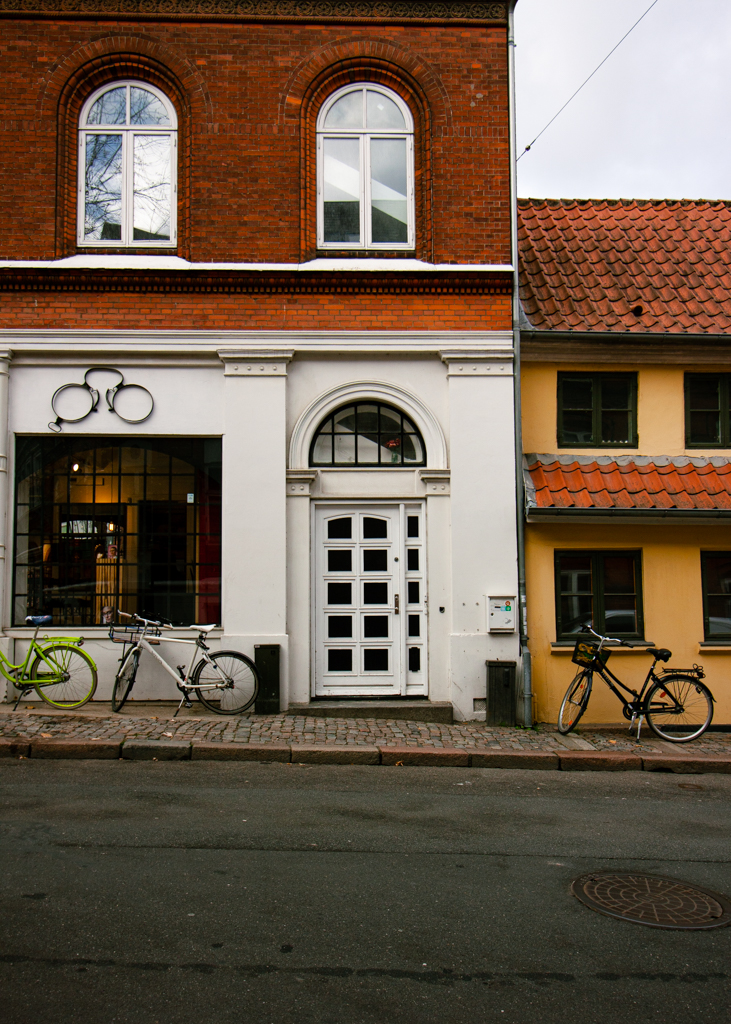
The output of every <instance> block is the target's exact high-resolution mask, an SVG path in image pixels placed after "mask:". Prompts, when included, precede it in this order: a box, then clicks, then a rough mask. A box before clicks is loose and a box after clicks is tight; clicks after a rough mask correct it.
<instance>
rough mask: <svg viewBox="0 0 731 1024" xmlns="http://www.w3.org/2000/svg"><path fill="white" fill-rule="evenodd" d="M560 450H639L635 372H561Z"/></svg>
mask: <svg viewBox="0 0 731 1024" xmlns="http://www.w3.org/2000/svg"><path fill="white" fill-rule="evenodd" d="M557 434H558V445H559V447H560V448H603V447H606V448H615V447H624V448H636V447H637V374H636V373H559V375H558V429H557Z"/></svg>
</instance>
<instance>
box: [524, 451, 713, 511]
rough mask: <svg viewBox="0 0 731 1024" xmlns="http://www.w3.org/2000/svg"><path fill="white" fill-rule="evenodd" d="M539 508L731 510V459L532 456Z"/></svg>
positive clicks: (532, 498)
mask: <svg viewBox="0 0 731 1024" xmlns="http://www.w3.org/2000/svg"><path fill="white" fill-rule="evenodd" d="M525 460H526V475H527V476H526V491H527V493H528V495H529V507H530V508H533V509H567V508H585V509H648V510H650V511H651V510H653V509H656V510H666V509H678V510H687V511H694V510H695V511H719V510H731V461H725V460H724V459H722V458H715V459H712V460H710V459H705V458H694V459H687V458H679V459H676V460H671V459H663V460H661V461H659V462H657V461H653V460H652V459H648V458H641V457H638V458H637V459H636V460H635V459H633V458H631V457H628V456H623V457H622V458H621V459H617V460H614V459H611V458H607V457H600V458H598V459H592V458H590V457H587V456H573V455H560V456H559V455H526V457H525Z"/></svg>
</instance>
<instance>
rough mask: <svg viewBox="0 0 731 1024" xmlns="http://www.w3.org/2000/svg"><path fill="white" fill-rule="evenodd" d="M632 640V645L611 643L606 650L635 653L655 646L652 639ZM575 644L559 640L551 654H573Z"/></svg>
mask: <svg viewBox="0 0 731 1024" xmlns="http://www.w3.org/2000/svg"><path fill="white" fill-rule="evenodd" d="M630 642H631V644H632V646H631V647H615V646H614V644H610V645H609V646H608V647H606V648H604V650H608V651H611V652H612V654H633V653H634V652H635V651H639V652H640V653H642V652H643V651H646V650H647V648H648V647H654V646H655V645H654V643H653V642H652V641H651V640H632V641H630ZM575 646H576V641H575V640H558V641H555V642H552V643H551V654H572V653H573V650H574V647H575Z"/></svg>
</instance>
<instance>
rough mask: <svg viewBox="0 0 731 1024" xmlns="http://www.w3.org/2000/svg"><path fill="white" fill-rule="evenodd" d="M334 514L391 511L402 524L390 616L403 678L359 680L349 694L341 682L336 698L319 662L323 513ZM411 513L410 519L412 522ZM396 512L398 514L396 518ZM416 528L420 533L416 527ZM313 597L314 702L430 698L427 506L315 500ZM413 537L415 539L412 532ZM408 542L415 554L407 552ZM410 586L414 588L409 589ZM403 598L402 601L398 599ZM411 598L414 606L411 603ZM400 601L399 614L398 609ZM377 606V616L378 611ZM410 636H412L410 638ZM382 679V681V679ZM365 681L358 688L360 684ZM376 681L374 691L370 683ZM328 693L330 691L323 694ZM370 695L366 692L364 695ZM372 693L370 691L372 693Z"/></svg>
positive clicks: (419, 502) (420, 503)
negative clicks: (318, 699)
mask: <svg viewBox="0 0 731 1024" xmlns="http://www.w3.org/2000/svg"><path fill="white" fill-rule="evenodd" d="M330 510H332V512H333V513H342V514H343V515H347V514H348V513H355V514H356V515H357V514H359V513H367V512H368V511H369V510H372V511H373V512H374V514H377V512H378V511H379V510H380V511H382V512H385V511H386V510H388V513H389V515H390V516H391V517H392V521H393V522H394V523H396V524H398V533H399V536H398V539H397V540H396V539H395V538H394V541H392V542H391V543H394V542H395V543H397V545H398V549H397V550H398V553H397V554H396V556H395V558H394V561H395V562H398V568H397V569H396V571H395V572H393V571H392V572H391V573H390V575H391V577H392V580H393V588H394V593H393V598H394V599H393V600H392V601H391V602H390V605H389V609H388V614H389V615H390V616H391V618H392V621H393V624H394V628H393V635H392V643H393V644H394V645H397V650H398V657H397V658H395V659H394V660H395V661H397V662H398V671H399V679H398V680H397V681H396V682H395V683H394V682H393V681H392V682H391V683H390V684H389V683H385V681H384V683H382V684H380V685H379V683H378V682H377V679H378V676H372V677H370V676H367V675H366V676H363V675H359V676H354V679H353V686H352V688H348V689H347V690H345V689H344V686H343V684H341V685H338V684H337V683H336V684H334V686H333V691H332V692H331V693H328V692H327V687H326V684H323V683H322V682H321V681H318V657H319V656H320V652H319V645H320V644H321V643H322V641H323V637H322V635H321V632H320V630H321V629H322V622H323V616H322V610H321V601H320V594H321V580H320V578H319V577H320V573H321V569H320V560H321V557H322V548H323V542H324V538H323V537H322V536H320V531H319V524H320V522H321V521H324V518H323V517H322V515H321V514H322V513H323V512H324V513H325V515H327V513H328V511H330ZM409 512H411V517H409ZM394 513H396V515H394ZM414 523H415V524H416V532H415V533H414V532H413V530H412V525H413V524H414ZM310 530H311V533H310V536H311V547H310V551H311V558H310V566H311V593H310V621H311V631H310V632H311V638H312V643H311V669H310V679H311V685H310V693H311V696H312V697H316V696H317V697H327V696H332V697H333V698H338V697H343V696H353V697H378V696H379V695H381V694H382V695H383V697H384V698H387V697H390V696H414V697H417V696H418V697H426V696H427V695H428V652H427V635H428V628H427V614H428V613H427V565H426V550H427V547H426V502H425V501H423V500H420V499H413V498H412V499H406V500H404V499H401V500H399V499H391V500H389V499H383V500H380V501H378V500H369V499H365V500H335V499H333V500H327V501H313V502H312V503H311V523H310ZM409 532H412V534H413V535H412V537H411V538H409V537H408V533H409ZM360 540H361V538H359V537H356V538H354V542H355V545H356V549H358V550H362V548H360V547H359V541H360ZM407 543H408V544H409V548H410V549H411V554H409V550H408V549H407ZM409 584H411V586H409ZM396 595H398V597H396ZM409 599H411V603H409ZM396 602H398V610H396V608H395V607H394V606H395V604H396ZM376 610H377V609H376V608H375V607H374V609H373V611H374V612H376ZM409 634H411V635H409ZM381 678H383V677H381ZM359 679H360V680H362V682H361V683H359V681H358V680H359ZM368 679H372V680H373V683H372V685H371V686H369V684H368V682H367V680H368ZM323 689H324V690H325V692H323ZM364 691H365V692H364ZM369 691H370V692H369Z"/></svg>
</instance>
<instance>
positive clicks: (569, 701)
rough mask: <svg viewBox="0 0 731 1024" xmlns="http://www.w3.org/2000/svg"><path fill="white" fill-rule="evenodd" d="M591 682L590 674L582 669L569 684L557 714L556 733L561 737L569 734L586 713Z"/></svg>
mask: <svg viewBox="0 0 731 1024" xmlns="http://www.w3.org/2000/svg"><path fill="white" fill-rule="evenodd" d="M591 681H592V673H591V672H589V671H588V670H587V669H585V668H582V669H579V671H578V672H577V673H576V675H575V676H574V678H573V679H572V680H571V682H570V683H569V688H568V690H567V691H566V696H565V697H564V699H563V700H562V701H561V709H560V711H559V713H558V731H559V732H560V733H561V734H562V735H564V736H565V735H566V733H567V732H571V730H572V729H573V728H574V727H575V726H576V725H577V723H578V721H579V719H580V718H581V716H582V715H583V714H584V712H585V711H586V705H587V704H588V703H589V697H590V696H591Z"/></svg>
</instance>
